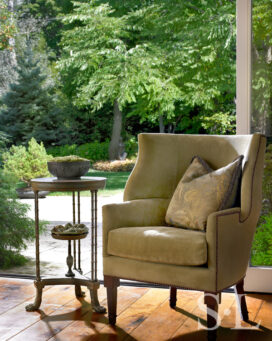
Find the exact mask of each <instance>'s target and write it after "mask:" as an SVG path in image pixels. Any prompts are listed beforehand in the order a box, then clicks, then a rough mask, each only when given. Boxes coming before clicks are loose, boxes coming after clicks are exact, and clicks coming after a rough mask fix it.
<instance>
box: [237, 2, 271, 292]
mask: <svg viewBox="0 0 272 341" xmlns="http://www.w3.org/2000/svg"><path fill="white" fill-rule="evenodd" d="M237 21H238V23H240V26H239V25H238V30H237V37H238V38H237V52H238V53H237V85H238V86H237V88H238V89H240V92H239V91H237V96H238V98H237V100H238V102H239V103H240V107H239V106H238V107H237V115H238V116H239V117H238V119H237V123H238V127H237V131H238V133H246V134H249V133H254V132H261V133H262V134H264V135H265V136H266V137H267V151H266V157H265V167H264V177H263V206H262V211H261V217H260V219H259V223H258V226H257V230H256V234H255V238H254V242H253V247H252V252H251V262H250V267H249V269H248V272H247V277H246V290H249V291H261V292H272V2H271V1H270V0H252V1H251V0H237ZM239 28H240V31H239ZM239 37H240V40H239ZM245 40H246V41H245ZM239 56H240V59H239ZM242 56H244V58H242ZM245 56H246V58H245ZM245 64H246V65H245ZM239 67H240V70H239ZM243 110H244V111H243Z"/></svg>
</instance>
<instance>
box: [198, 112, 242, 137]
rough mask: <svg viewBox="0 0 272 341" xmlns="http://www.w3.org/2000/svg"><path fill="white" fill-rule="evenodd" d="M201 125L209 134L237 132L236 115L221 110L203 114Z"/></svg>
mask: <svg viewBox="0 0 272 341" xmlns="http://www.w3.org/2000/svg"><path fill="white" fill-rule="evenodd" d="M201 125H202V127H203V128H204V129H205V130H206V132H208V133H209V134H219V135H227V134H235V127H236V120H235V116H234V115H230V114H228V113H222V112H220V113H216V114H213V115H212V116H203V117H202V123H201Z"/></svg>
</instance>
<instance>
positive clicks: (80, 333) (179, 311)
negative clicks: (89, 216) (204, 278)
mask: <svg viewBox="0 0 272 341" xmlns="http://www.w3.org/2000/svg"><path fill="white" fill-rule="evenodd" d="M45 289H48V290H46V291H44V295H43V302H42V305H41V310H40V311H38V312H26V311H25V305H26V304H27V303H31V302H32V301H33V297H31V298H30V296H34V293H35V290H34V287H33V282H32V281H26V280H14V279H0V307H1V308H2V307H5V302H9V301H10V302H11V303H8V305H7V306H6V311H4V310H3V309H4V308H2V314H1V315H0V340H1V341H4V340H5V341H6V340H12V341H13V340H14V341H26V340H27V339H28V340H29V341H32V340H33V341H47V340H50V341H70V340H71V341H87V340H91V341H145V340H147V341H149V340H150V341H166V340H174V341H179V340H182V341H196V340H197V341H206V336H207V332H206V330H205V327H202V326H200V328H199V325H198V319H200V321H201V322H205V321H206V306H205V305H203V307H199V306H198V300H199V299H200V298H201V302H202V303H203V299H202V298H203V293H199V292H193V291H182V290H178V296H177V298H178V301H177V307H176V310H173V309H170V307H169V302H168V299H169V290H166V289H154V288H152V289H151V288H135V287H120V288H119V289H118V305H117V307H118V310H117V313H118V317H117V325H116V327H111V326H109V325H108V319H107V315H103V314H96V313H93V312H92V310H91V305H90V297H89V293H87V296H86V298H84V299H82V300H81V301H79V300H77V299H76V298H75V296H74V287H73V286H54V287H49V288H48V287H46V288H45ZM83 290H84V288H83ZM85 291H86V289H85ZM99 299H100V302H101V304H102V305H106V289H105V288H104V287H103V286H102V287H101V288H100V289H99ZM246 300H247V306H248V311H249V319H250V321H249V323H245V322H241V320H240V316H239V314H238V311H237V306H236V301H235V296H234V294H230V293H223V295H222V303H221V304H220V305H219V315H220V317H221V325H220V328H219V329H218V341H255V340H258V341H271V340H272V295H257V294H250V295H247V296H246ZM13 305H15V306H13ZM0 311H1V310H0ZM237 321H238V322H239V323H240V325H239V323H238V322H237ZM257 322H260V328H259V329H257V330H255V329H254V328H255V325H254V323H257ZM237 323H238V326H239V329H233V328H234V327H235V325H237ZM246 328H247V329H246Z"/></svg>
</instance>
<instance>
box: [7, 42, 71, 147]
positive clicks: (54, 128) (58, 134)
mask: <svg viewBox="0 0 272 341" xmlns="http://www.w3.org/2000/svg"><path fill="white" fill-rule="evenodd" d="M17 73H18V79H17V82H16V83H12V84H10V90H9V91H8V92H7V93H6V94H5V95H4V96H3V98H2V102H3V105H4V106H3V109H2V110H1V111H0V124H1V127H3V128H2V129H3V130H4V131H5V132H6V133H7V134H8V135H10V140H11V143H13V144H22V143H26V141H28V140H29V139H30V138H31V137H35V139H36V140H37V141H43V142H44V143H45V144H46V145H48V144H51V143H56V142H57V141H59V140H61V139H62V138H63V135H65V133H66V130H65V125H64V119H63V116H62V113H61V111H60V109H59V108H58V107H57V103H56V97H55V96H54V94H53V93H52V91H53V89H52V88H50V86H48V85H46V75H45V74H43V73H42V71H41V68H40V66H39V63H38V60H37V59H36V58H35V57H34V54H33V52H32V49H31V47H30V45H29V44H28V46H27V48H26V49H25V50H24V53H23V54H22V55H21V56H19V57H18V67H17Z"/></svg>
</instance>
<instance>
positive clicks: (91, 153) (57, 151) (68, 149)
mask: <svg viewBox="0 0 272 341" xmlns="http://www.w3.org/2000/svg"><path fill="white" fill-rule="evenodd" d="M108 148H109V142H92V143H85V144H82V145H80V146H77V145H75V144H73V145H64V146H56V147H51V148H48V149H47V153H48V154H51V155H53V156H54V157H56V156H67V155H71V154H73V155H77V156H80V157H82V158H85V159H88V160H90V161H92V162H95V161H98V160H107V159H108Z"/></svg>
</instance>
